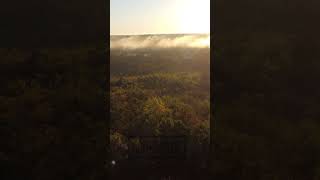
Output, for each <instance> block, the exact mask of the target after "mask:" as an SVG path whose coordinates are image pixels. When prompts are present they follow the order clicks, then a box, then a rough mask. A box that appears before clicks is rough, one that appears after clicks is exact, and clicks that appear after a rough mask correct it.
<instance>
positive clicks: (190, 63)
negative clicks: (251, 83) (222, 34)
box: [110, 35, 210, 178]
mask: <svg viewBox="0 0 320 180" xmlns="http://www.w3.org/2000/svg"><path fill="white" fill-rule="evenodd" d="M159 37H161V38H164V37H162V36H161V35H159ZM186 54H188V56H186ZM110 88H111V90H110V104H111V107H110V116H111V122H110V128H111V129H110V131H111V132H110V140H111V144H110V145H111V148H112V149H113V151H112V158H113V159H114V160H116V162H117V163H118V164H119V165H118V164H117V166H116V167H114V168H113V167H112V169H111V171H112V172H113V174H115V175H114V178H120V177H121V178H124V177H122V176H120V175H121V174H122V173H121V171H125V172H127V173H128V174H130V170H131V169H132V168H133V167H135V168H137V166H140V169H136V171H140V172H143V176H146V177H149V176H150V174H148V171H152V170H156V171H158V173H165V172H166V173H168V172H167V171H165V170H164V171H162V170H161V169H162V168H163V166H160V168H159V167H158V168H153V169H152V168H150V167H146V165H145V164H143V163H141V162H140V163H138V164H134V165H132V162H131V161H130V160H129V161H128V160H127V156H126V154H128V151H130V149H128V144H129V142H128V141H129V140H128V136H153V137H159V136H160V137H161V136H169V137H174V136H181V135H182V136H185V137H186V139H187V143H186V146H187V149H186V153H187V159H192V160H190V161H181V160H180V161H178V162H176V163H180V165H177V164H175V166H173V167H172V166H170V168H175V169H176V172H178V171H179V167H180V168H181V169H180V172H179V173H180V174H181V172H182V173H183V167H184V165H183V163H189V166H191V165H192V166H193V168H195V169H197V170H199V168H200V167H201V166H205V165H207V164H205V163H207V160H208V150H209V139H210V138H209V136H210V121H209V120H210V49H209V48H191V47H176V48H159V47H152V46H151V47H149V48H137V49H130V48H129V49H123V48H112V49H111V54H110ZM201 153H202V154H201ZM201 158H202V159H201ZM145 160H147V161H148V160H149V161H151V162H153V161H155V160H154V159H152V158H150V159H148V158H147V159H145ZM162 161H163V159H162ZM181 163H182V164H181ZM192 163H194V164H192ZM201 163H202V164H203V165H201ZM147 164H148V163H147ZM149 165H150V164H149ZM168 165H170V163H167V164H166V166H168ZM197 166H198V167H197ZM128 167H130V168H131V169H126V168H128ZM168 167H169V166H168ZM142 168H144V169H142ZM189 168H190V167H189ZM113 169H114V170H113ZM190 170H191V169H190ZM118 171H119V172H118ZM117 172H118V174H117ZM135 173H137V172H135ZM137 174H138V173H137ZM184 174H188V173H184ZM127 176H128V177H129V176H132V174H130V175H127ZM153 176H154V175H153ZM162 176H165V174H162ZM137 177H139V176H137ZM151 177H152V176H151ZM153 178H155V177H153Z"/></svg>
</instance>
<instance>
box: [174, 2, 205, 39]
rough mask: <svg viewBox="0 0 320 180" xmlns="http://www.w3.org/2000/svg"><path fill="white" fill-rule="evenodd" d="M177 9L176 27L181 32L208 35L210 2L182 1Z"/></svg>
mask: <svg viewBox="0 0 320 180" xmlns="http://www.w3.org/2000/svg"><path fill="white" fill-rule="evenodd" d="M177 9H178V11H177V12H176V13H177V14H176V15H177V26H178V28H179V29H180V31H181V32H184V33H205V34H209V33H210V0H183V3H181V4H180V5H179V8H177Z"/></svg>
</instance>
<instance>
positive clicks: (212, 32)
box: [209, 0, 216, 174]
mask: <svg viewBox="0 0 320 180" xmlns="http://www.w3.org/2000/svg"><path fill="white" fill-rule="evenodd" d="M215 5H216V0H210V130H209V136H210V146H209V171H210V172H212V168H213V157H214V129H215V122H216V119H215V118H213V117H214V114H215V113H214V112H215V111H214V110H215V108H214V106H215V105H216V98H215V96H214V94H215V90H214V87H215V86H214V84H215V76H214V73H215V72H214V71H213V70H214V57H215V56H214V48H215V28H216V27H215V26H214V23H215V20H216V19H215V18H216V11H215V7H216V6H215ZM209 174H211V173H209Z"/></svg>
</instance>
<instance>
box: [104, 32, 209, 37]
mask: <svg viewBox="0 0 320 180" xmlns="http://www.w3.org/2000/svg"><path fill="white" fill-rule="evenodd" d="M146 35H210V32H209V33H145V34H110V36H146Z"/></svg>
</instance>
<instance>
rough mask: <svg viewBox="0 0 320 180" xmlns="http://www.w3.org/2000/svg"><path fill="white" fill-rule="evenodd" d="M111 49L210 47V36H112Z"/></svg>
mask: <svg viewBox="0 0 320 180" xmlns="http://www.w3.org/2000/svg"><path fill="white" fill-rule="evenodd" d="M110 47H111V49H139V48H177V47H194V48H208V47H210V36H209V35H141V36H111V40H110Z"/></svg>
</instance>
